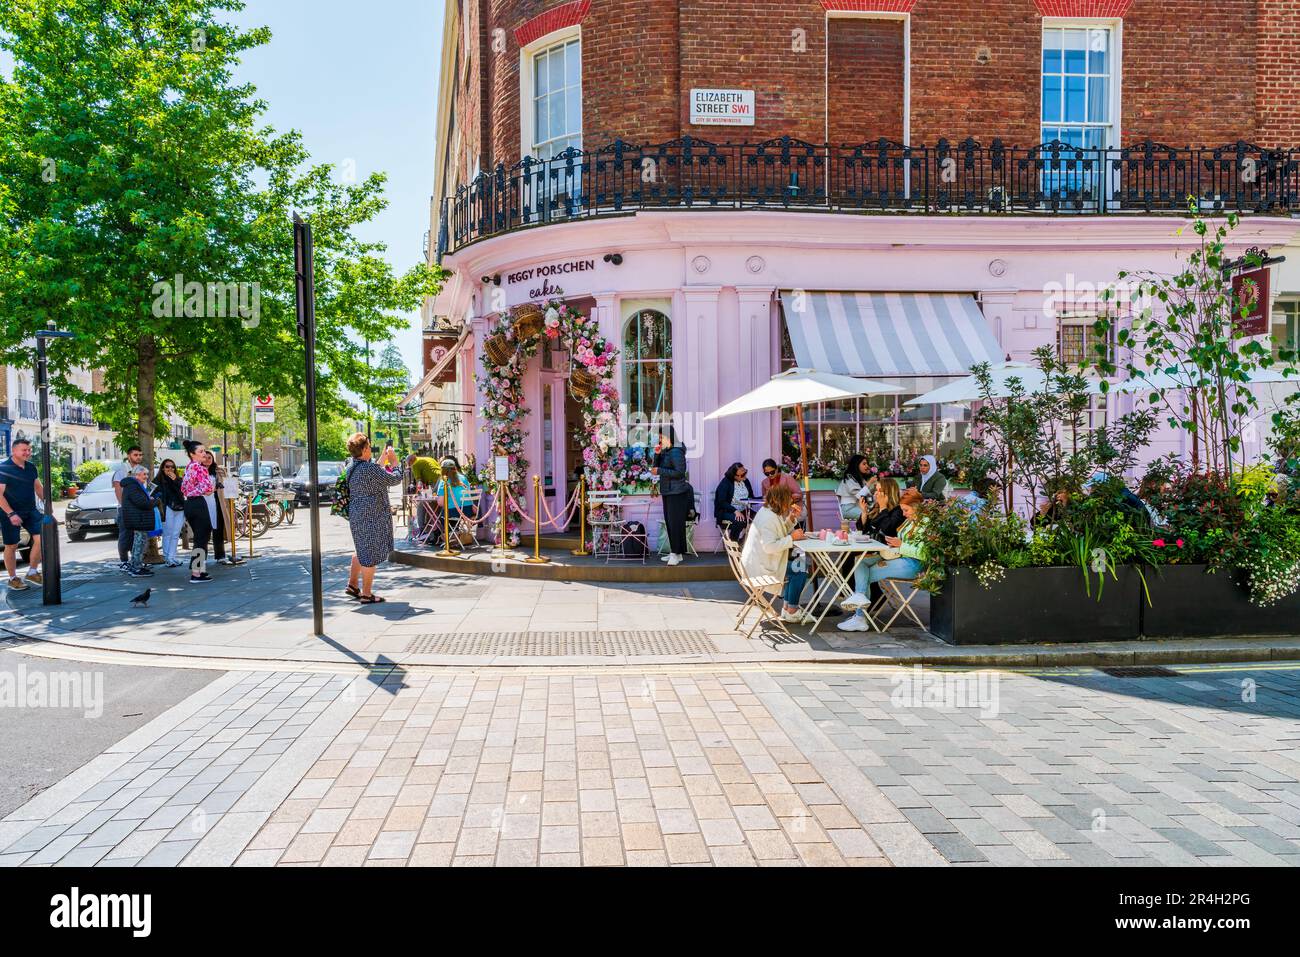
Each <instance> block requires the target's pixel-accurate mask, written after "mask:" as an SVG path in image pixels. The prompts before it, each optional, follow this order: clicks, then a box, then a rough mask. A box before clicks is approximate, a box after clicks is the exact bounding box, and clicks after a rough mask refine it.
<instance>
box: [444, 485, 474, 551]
mask: <svg viewBox="0 0 1300 957" xmlns="http://www.w3.org/2000/svg"><path fill="white" fill-rule="evenodd" d="M464 497H465V499H466V501H467V502H468V503H469V504H470V505H472V506H473V507H474V516H475V518H477V517H478V516H479V515H482V514H483V512H482V510H481V508H480V506H481V505H482V501H483V490H482V489H477V488H475V489H470V490H469V491H468V492H466V493H465V496H464ZM438 518H439V519H441V518H442V514H441V513H439V515H438ZM451 526H452V527H451V528H450V529H448V530H447V536H448V538H449V539H450V540H451V541H454V542H455V543H456V545H457V546H459V547H460V549H461V551H464V550H465V549H466V548H478V547H479V546H480V545H482V543H481V542H480V541H479V540H478V530H479V525H478V522H477V521H475V519H471V518H468V517H467V516H464V515H460V514H459V513H457V511H456V509H455V508H453V509H452V519H451ZM467 543H468V544H467Z"/></svg>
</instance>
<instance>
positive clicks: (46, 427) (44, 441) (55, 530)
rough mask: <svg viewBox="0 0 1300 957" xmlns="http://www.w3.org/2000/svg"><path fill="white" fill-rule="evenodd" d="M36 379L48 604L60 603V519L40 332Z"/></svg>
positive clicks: (45, 597) (43, 597)
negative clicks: (52, 484) (52, 481)
mask: <svg viewBox="0 0 1300 957" xmlns="http://www.w3.org/2000/svg"><path fill="white" fill-rule="evenodd" d="M36 382H37V384H38V385H39V387H40V397H41V472H42V476H43V478H44V482H43V484H44V486H45V516H44V517H43V518H42V519H41V565H42V566H44V570H43V573H42V575H41V578H42V580H43V581H44V584H43V585H42V586H41V601H42V603H44V604H46V605H61V604H63V584H62V582H61V581H60V577H59V575H60V569H59V523H58V522H56V521H55V520H54V489H52V488H51V487H50V440H51V438H52V436H51V435H50V380H49V370H48V368H47V367H46V364H45V337H44V336H41V335H37V337H36ZM29 567H30V563H29Z"/></svg>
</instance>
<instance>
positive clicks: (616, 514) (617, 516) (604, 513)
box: [587, 491, 623, 558]
mask: <svg viewBox="0 0 1300 957" xmlns="http://www.w3.org/2000/svg"><path fill="white" fill-rule="evenodd" d="M622 523H623V496H622V495H620V494H619V493H618V492H594V491H593V492H588V493H587V525H588V526H590V528H591V554H592V556H593V557H595V558H601V557H603V556H608V555H609V553H610V551H611V550H612V549H613V539H614V536H613V531H614V529H615V528H617V527H618V526H619V525H621V524H622Z"/></svg>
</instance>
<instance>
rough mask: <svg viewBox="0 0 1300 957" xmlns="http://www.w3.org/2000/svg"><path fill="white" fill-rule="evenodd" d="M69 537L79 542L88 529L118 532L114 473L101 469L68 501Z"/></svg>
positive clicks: (67, 521) (66, 518)
mask: <svg viewBox="0 0 1300 957" xmlns="http://www.w3.org/2000/svg"><path fill="white" fill-rule="evenodd" d="M63 524H64V525H66V526H67V528H68V540H69V541H73V542H79V541H81V540H83V539H84V538H85V537H86V534H87V533H88V532H112V533H113V534H114V535H116V534H117V496H116V495H115V494H114V493H113V473H112V472H101V473H99V474H98V475H96V476H95V477H94V478H93V479H91V480H90V483H89V484H88V485H87V486H86V487H85V488H83V489H82V490H81V492H80V493H79V494H78V495H77V497H76V498H74V499H73V500H72V501H71V502H69V503H68V508H67V510H66V511H65V512H64V513H63Z"/></svg>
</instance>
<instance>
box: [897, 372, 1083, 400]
mask: <svg viewBox="0 0 1300 957" xmlns="http://www.w3.org/2000/svg"><path fill="white" fill-rule="evenodd" d="M1012 379H1019V380H1020V385H1021V387H1022V388H1023V389H1024V390H1025V392H1027V393H1028V392H1042V391H1043V387H1044V385H1045V383H1046V379H1047V377H1046V376H1045V375H1044V374H1043V370H1042V369H1040V368H1039V367H1038V366H1036V365H1031V364H1030V363H1028V362H1000V363H998V364H997V365H995V366H989V380H990V381H989V385H990V392H991V393H992V395H993V397H994V398H998V399H1005V398H1007V397H1008V396H1010V395H1011V380H1012ZM1084 380H1085V382H1086V383H1087V389H1088V391H1089V392H1092V393H1099V392H1100V391H1101V380H1100V379H1091V378H1088V377H1086V376H1085V377H1084ZM983 398H984V392H983V390H982V389H981V388H980V382H979V379H977V378H975V376H973V375H968V376H966V377H965V378H963V379H958V380H957V381H956V382H949V383H948V384H947V385H941V386H939V388H937V389H932V390H930V391H929V392H927V393H925V395H919V396H917V397H916V398H915V399H909V400H908V401H907V402H905V403H903V404H904V405H930V404H935V405H962V404H965V403H969V402H979V401H980V400H981V399H983Z"/></svg>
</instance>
